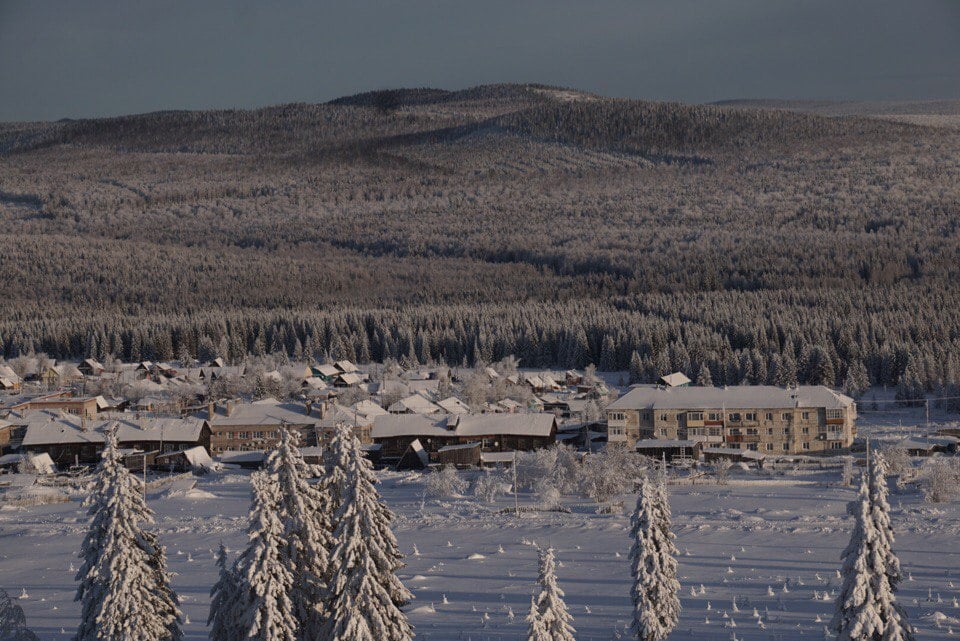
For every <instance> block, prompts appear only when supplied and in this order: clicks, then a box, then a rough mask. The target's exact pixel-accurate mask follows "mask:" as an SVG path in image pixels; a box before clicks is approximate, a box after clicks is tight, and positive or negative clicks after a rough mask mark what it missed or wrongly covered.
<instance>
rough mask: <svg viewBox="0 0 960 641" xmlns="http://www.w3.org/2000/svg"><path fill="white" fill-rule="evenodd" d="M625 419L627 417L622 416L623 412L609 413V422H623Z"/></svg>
mask: <svg viewBox="0 0 960 641" xmlns="http://www.w3.org/2000/svg"><path fill="white" fill-rule="evenodd" d="M626 418H627V416H626V414H624V413H623V412H611V413H610V420H611V421H624V420H626Z"/></svg>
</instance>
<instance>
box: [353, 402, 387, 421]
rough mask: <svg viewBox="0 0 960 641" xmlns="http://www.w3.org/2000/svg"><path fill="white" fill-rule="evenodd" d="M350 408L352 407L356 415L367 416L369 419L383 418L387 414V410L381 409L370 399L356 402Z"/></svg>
mask: <svg viewBox="0 0 960 641" xmlns="http://www.w3.org/2000/svg"><path fill="white" fill-rule="evenodd" d="M350 407H352V408H353V410H354V411H355V412H357V414H361V415H362V416H367V417H370V418H373V417H374V416H384V415H386V414H389V412H388V411H387V410H385V409H383V408H382V407H380V406H379V405H377V404H376V403H374V402H373V401H371V400H370V399H365V400H362V401H357V402H356V403H354V404H353V405H351V406H350Z"/></svg>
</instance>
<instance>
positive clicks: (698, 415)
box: [687, 412, 703, 421]
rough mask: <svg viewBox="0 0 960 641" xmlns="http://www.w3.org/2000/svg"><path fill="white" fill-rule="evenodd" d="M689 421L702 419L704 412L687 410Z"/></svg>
mask: <svg viewBox="0 0 960 641" xmlns="http://www.w3.org/2000/svg"><path fill="white" fill-rule="evenodd" d="M687 420H688V421H702V420H703V412H687Z"/></svg>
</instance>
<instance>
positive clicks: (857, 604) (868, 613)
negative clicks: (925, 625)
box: [830, 473, 913, 641]
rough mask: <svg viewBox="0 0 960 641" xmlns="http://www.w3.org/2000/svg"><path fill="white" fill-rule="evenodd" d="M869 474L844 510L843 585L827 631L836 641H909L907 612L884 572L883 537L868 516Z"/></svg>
mask: <svg viewBox="0 0 960 641" xmlns="http://www.w3.org/2000/svg"><path fill="white" fill-rule="evenodd" d="M868 476H869V473H867V474H864V475H863V478H862V479H861V481H860V491H859V493H858V496H857V499H856V500H854V501H851V502H850V504H849V505H848V506H847V511H848V512H849V513H850V514H851V515H852V516H853V517H854V526H853V533H852V534H851V536H850V543H849V544H848V545H847V547H846V549H845V550H844V551H843V554H842V555H841V558H842V559H843V569H842V570H841V574H842V577H843V584H842V586H841V588H840V595H839V596H838V597H837V600H836V610H835V612H834V615H833V620H832V621H831V622H830V628H831V629H832V630H833V631H834V632H836V633H837V639H838V641H912V640H913V631H912V630H911V628H910V624H909V622H908V621H907V615H906V613H905V612H904V611H903V610H902V609H901V608H900V606H899V605H898V604H897V603H896V599H895V597H894V594H893V589H892V588H891V586H890V581H889V578H888V576H887V572H886V563H885V558H884V552H883V546H884V542H883V540H882V535H881V534H880V533H879V532H878V531H877V527H876V524H875V522H874V520H873V518H872V516H871V505H870V481H869V478H868Z"/></svg>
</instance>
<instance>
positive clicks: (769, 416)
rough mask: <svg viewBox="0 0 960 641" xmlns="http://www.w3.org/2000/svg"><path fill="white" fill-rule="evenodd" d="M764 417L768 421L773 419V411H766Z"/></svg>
mask: <svg viewBox="0 0 960 641" xmlns="http://www.w3.org/2000/svg"><path fill="white" fill-rule="evenodd" d="M764 418H766V419H767V420H768V421H772V420H773V412H767V414H766V416H765V417H764Z"/></svg>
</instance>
